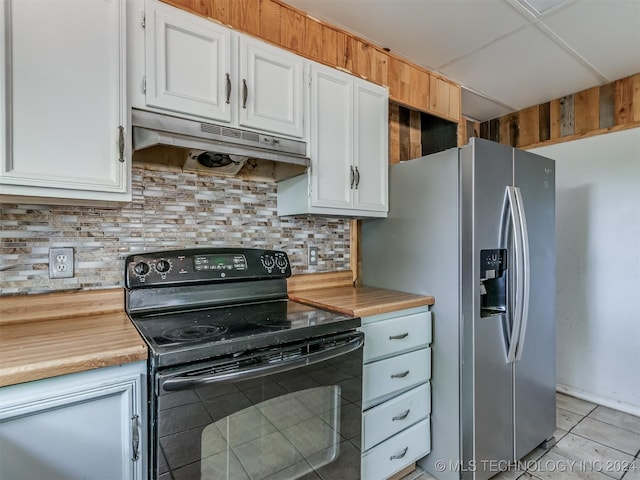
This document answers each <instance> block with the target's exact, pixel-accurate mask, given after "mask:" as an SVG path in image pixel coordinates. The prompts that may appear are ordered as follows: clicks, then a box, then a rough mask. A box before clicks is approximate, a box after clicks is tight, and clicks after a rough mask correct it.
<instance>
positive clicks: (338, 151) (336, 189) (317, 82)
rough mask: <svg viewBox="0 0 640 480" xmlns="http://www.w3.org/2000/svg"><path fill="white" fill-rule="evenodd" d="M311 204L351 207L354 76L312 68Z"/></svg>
mask: <svg viewBox="0 0 640 480" xmlns="http://www.w3.org/2000/svg"><path fill="white" fill-rule="evenodd" d="M311 118H312V119H313V121H312V123H311V139H310V141H311V205H312V206H314V207H332V208H351V205H352V203H351V192H352V189H351V185H352V182H353V181H354V179H355V177H354V175H355V173H354V170H353V169H352V164H351V159H352V152H353V79H352V77H351V76H350V75H347V74H345V73H342V72H339V71H336V70H333V69H330V68H326V67H322V66H320V65H315V64H314V65H312V67H311Z"/></svg>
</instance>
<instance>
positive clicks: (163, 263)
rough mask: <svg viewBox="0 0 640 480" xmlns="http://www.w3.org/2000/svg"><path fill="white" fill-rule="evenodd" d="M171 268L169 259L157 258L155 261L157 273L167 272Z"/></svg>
mask: <svg viewBox="0 0 640 480" xmlns="http://www.w3.org/2000/svg"><path fill="white" fill-rule="evenodd" d="M169 270H171V262H170V261H169V260H158V262H157V263H156V271H157V272H158V273H167V272H168V271H169Z"/></svg>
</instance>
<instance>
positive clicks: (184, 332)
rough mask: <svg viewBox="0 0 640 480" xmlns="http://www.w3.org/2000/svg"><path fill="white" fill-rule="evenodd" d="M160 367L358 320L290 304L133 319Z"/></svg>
mask: <svg viewBox="0 0 640 480" xmlns="http://www.w3.org/2000/svg"><path fill="white" fill-rule="evenodd" d="M131 319H132V321H133V323H134V324H135V325H136V327H137V328H138V330H139V331H140V333H141V334H142V336H143V337H144V338H145V340H146V341H147V344H148V345H149V348H150V350H151V353H152V354H153V355H154V356H155V357H156V362H157V365H158V366H166V365H174V364H177V363H187V362H193V361H199V360H203V359H206V358H211V357H220V356H224V355H230V354H236V353H239V352H244V351H247V350H252V349H256V348H264V347H270V346H277V345H279V344H283V343H289V342H293V341H299V340H304V339H307V338H311V337H317V336H322V335H327V334H331V333H338V332H343V331H348V330H353V329H355V328H357V327H358V326H360V319H359V318H354V317H351V316H348V315H342V314H339V313H333V312H329V311H327V310H321V309H317V308H314V307H311V306H308V305H303V304H301V303H297V302H292V301H289V300H275V301H269V302H259V303H249V304H243V305H234V306H221V307H215V308H202V309H194V310H184V311H177V312H166V313H160V314H158V313H146V314H141V315H131Z"/></svg>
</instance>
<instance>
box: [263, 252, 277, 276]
mask: <svg viewBox="0 0 640 480" xmlns="http://www.w3.org/2000/svg"><path fill="white" fill-rule="evenodd" d="M260 260H262V266H263V267H264V268H266V269H267V270H268V271H269V272H271V269H272V268H273V266H274V265H275V260H274V259H273V257H272V256H271V255H263V256H262V257H260Z"/></svg>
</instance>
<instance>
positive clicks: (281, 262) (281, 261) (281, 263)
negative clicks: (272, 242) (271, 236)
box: [276, 256, 287, 268]
mask: <svg viewBox="0 0 640 480" xmlns="http://www.w3.org/2000/svg"><path fill="white" fill-rule="evenodd" d="M276 266H277V267H278V268H287V257H285V256H277V257H276Z"/></svg>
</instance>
